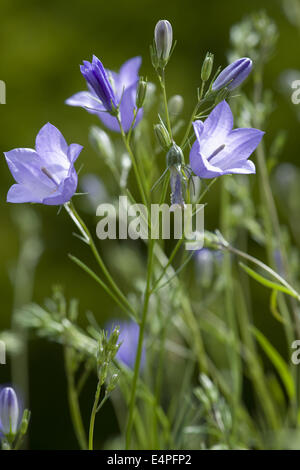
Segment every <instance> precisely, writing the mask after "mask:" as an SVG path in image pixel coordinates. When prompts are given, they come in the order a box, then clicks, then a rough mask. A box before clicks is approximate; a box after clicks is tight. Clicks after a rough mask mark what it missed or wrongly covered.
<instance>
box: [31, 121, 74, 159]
mask: <svg viewBox="0 0 300 470" xmlns="http://www.w3.org/2000/svg"><path fill="white" fill-rule="evenodd" d="M35 148H36V151H37V153H38V154H40V155H43V153H44V152H45V151H46V152H55V153H57V154H60V153H62V154H64V155H66V154H67V151H68V144H67V142H66V141H65V138H64V136H63V135H62V133H61V132H60V131H59V130H58V129H57V128H56V127H55V126H53V124H50V122H47V124H45V125H44V126H43V127H42V128H41V130H40V131H39V133H38V135H37V136H36V140H35Z"/></svg>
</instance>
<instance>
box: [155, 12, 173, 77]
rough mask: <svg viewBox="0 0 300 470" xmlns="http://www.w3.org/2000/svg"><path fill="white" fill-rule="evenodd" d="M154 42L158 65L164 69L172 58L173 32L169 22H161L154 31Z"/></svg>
mask: <svg viewBox="0 0 300 470" xmlns="http://www.w3.org/2000/svg"><path fill="white" fill-rule="evenodd" d="M154 41H155V48H156V55H157V59H158V65H159V66H160V67H161V68H164V67H165V65H166V64H167V63H168V60H169V58H170V52H171V48H172V42H173V30H172V26H171V23H170V22H169V21H168V20H160V21H159V22H158V23H157V24H156V26H155V31H154Z"/></svg>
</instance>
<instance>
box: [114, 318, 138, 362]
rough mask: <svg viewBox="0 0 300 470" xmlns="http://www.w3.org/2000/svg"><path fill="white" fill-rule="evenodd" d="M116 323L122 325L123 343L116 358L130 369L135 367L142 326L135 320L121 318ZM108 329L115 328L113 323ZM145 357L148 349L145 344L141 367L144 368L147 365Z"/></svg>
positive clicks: (121, 339)
mask: <svg viewBox="0 0 300 470" xmlns="http://www.w3.org/2000/svg"><path fill="white" fill-rule="evenodd" d="M116 323H117V324H118V325H119V327H120V334H119V343H120V344H121V346H120V348H119V350H118V352H117V354H116V359H117V360H118V361H120V362H122V363H123V364H125V365H126V366H127V367H129V368H130V369H133V368H134V364H135V358H136V353H137V346H138V339H139V331H140V327H139V326H138V325H137V324H136V323H135V322H134V321H122V320H120V321H118V322H114V324H116ZM107 329H108V330H109V331H112V330H113V328H112V323H110V324H109V325H108V328H107ZM145 358H146V351H145V346H143V351H142V359H141V368H143V367H144V365H145Z"/></svg>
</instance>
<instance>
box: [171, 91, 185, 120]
mask: <svg viewBox="0 0 300 470" xmlns="http://www.w3.org/2000/svg"><path fill="white" fill-rule="evenodd" d="M183 105H184V100H183V98H182V96H180V95H174V96H172V97H171V98H170V99H169V102H168V110H169V114H170V118H171V119H172V118H174V117H177V116H179V114H180V113H181V112H182V109H183Z"/></svg>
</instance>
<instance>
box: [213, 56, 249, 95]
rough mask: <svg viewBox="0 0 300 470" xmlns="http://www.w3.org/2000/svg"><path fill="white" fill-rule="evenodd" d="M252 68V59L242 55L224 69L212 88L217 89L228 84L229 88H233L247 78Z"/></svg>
mask: <svg viewBox="0 0 300 470" xmlns="http://www.w3.org/2000/svg"><path fill="white" fill-rule="evenodd" d="M251 70H252V60H251V59H249V58H248V57H242V58H241V59H238V60H236V61H234V62H233V63H232V64H230V65H228V67H226V68H225V69H224V70H222V72H221V73H220V75H218V77H217V78H216V80H215V81H214V83H213V85H212V89H213V90H214V91H217V90H220V89H221V88H223V87H225V86H226V87H227V88H228V89H229V90H233V89H234V88H236V87H238V86H239V85H240V84H241V83H242V82H243V81H244V80H246V78H247V77H248V75H249V73H250V72H251Z"/></svg>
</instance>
